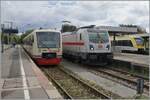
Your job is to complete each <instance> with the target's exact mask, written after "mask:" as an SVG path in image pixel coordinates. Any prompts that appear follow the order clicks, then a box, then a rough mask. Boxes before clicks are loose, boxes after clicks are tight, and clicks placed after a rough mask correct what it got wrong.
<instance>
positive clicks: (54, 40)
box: [37, 32, 60, 48]
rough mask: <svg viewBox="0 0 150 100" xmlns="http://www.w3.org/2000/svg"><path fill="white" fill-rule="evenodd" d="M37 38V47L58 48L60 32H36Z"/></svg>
mask: <svg viewBox="0 0 150 100" xmlns="http://www.w3.org/2000/svg"><path fill="white" fill-rule="evenodd" d="M37 40H38V41H37V43H38V47H39V48H58V47H59V45H60V43H59V42H60V34H59V33H58V32H37Z"/></svg>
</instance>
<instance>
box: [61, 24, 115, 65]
mask: <svg viewBox="0 0 150 100" xmlns="http://www.w3.org/2000/svg"><path fill="white" fill-rule="evenodd" d="M62 43H63V56H64V57H66V58H69V59H73V60H77V61H80V62H83V63H87V64H90V65H106V64H108V63H111V61H112V58H113V54H112V51H111V40H110V38H109V34H108V31H107V30H100V29H97V28H96V27H95V26H87V27H81V28H79V29H78V30H77V31H74V32H65V33H62Z"/></svg>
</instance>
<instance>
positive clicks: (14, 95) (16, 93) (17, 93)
mask: <svg viewBox="0 0 150 100" xmlns="http://www.w3.org/2000/svg"><path fill="white" fill-rule="evenodd" d="M1 98H2V99H24V93H23V90H11V91H2V92H1Z"/></svg>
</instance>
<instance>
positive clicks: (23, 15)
mask: <svg viewBox="0 0 150 100" xmlns="http://www.w3.org/2000/svg"><path fill="white" fill-rule="evenodd" d="M1 8H2V9H1V21H2V22H4V21H6V20H10V21H14V22H15V24H16V25H18V27H19V29H20V30H21V31H25V30H26V29H28V28H36V27H45V28H49V27H51V28H54V27H59V28H60V27H61V21H63V20H69V21H71V22H72V23H73V24H75V25H77V26H82V25H90V24H96V25H114V26H118V24H137V25H141V26H143V27H144V28H146V29H147V31H148V32H149V2H148V1H86V2H85V1H2V2H1Z"/></svg>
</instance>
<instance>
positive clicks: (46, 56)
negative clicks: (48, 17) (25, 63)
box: [23, 29, 62, 65]
mask: <svg viewBox="0 0 150 100" xmlns="http://www.w3.org/2000/svg"><path fill="white" fill-rule="evenodd" d="M61 38H62V37H61V33H60V32H59V31H56V30H51V29H40V30H35V31H33V32H32V33H31V34H29V35H27V36H26V37H25V38H24V39H23V47H24V49H25V50H26V51H27V52H28V53H29V54H30V56H31V57H32V58H33V59H34V60H35V62H36V63H37V64H39V65H58V64H59V63H60V62H61V57H62V39H61Z"/></svg>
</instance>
